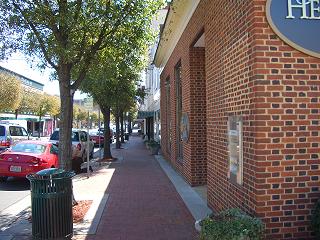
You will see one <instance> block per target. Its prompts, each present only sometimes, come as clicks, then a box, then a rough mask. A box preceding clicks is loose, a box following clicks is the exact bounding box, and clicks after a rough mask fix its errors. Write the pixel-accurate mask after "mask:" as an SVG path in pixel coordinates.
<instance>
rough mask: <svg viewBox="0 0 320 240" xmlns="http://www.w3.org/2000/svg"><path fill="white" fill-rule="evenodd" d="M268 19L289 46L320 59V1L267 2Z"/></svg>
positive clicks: (282, 0) (281, 0)
mask: <svg viewBox="0 0 320 240" xmlns="http://www.w3.org/2000/svg"><path fill="white" fill-rule="evenodd" d="M266 12H267V19H268V22H269V24H270V26H271V28H272V29H273V30H274V32H275V33H276V34H277V35H278V36H279V37H280V38H281V39H282V40H283V41H285V42H286V43H287V44H289V45H290V46H292V47H294V48H295V49H297V50H299V51H301V52H304V53H306V54H308V55H311V56H314V57H318V58H320V42H319V39H320V31H319V29H320V0H267V7H266Z"/></svg>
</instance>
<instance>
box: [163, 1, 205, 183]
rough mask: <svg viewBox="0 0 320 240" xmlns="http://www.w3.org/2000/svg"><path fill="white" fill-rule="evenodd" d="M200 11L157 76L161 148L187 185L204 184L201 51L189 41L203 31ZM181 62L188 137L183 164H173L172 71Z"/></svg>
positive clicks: (203, 79) (203, 84) (203, 78)
mask: <svg viewBox="0 0 320 240" xmlns="http://www.w3.org/2000/svg"><path fill="white" fill-rule="evenodd" d="M203 13H204V8H203V7H202V9H199V14H197V15H195V16H193V18H192V21H191V22H190V24H189V25H188V27H187V29H188V30H187V31H186V32H184V33H183V36H182V37H181V40H180V41H179V43H178V46H177V47H176V49H175V50H174V53H173V54H172V56H171V58H170V59H169V62H168V63H167V65H166V67H165V68H164V70H163V72H162V74H161V96H162V97H161V116H162V118H161V129H162V130H161V141H162V142H161V147H162V150H163V153H164V155H165V157H166V158H167V159H168V160H170V161H171V163H172V164H173V166H174V167H175V168H176V169H177V170H178V171H179V172H180V173H181V174H182V175H183V176H184V177H185V179H186V180H187V181H188V182H189V183H190V184H191V185H193V186H194V185H203V184H205V183H206V180H207V176H206V168H207V161H206V159H207V158H206V125H205V123H206V94H205V51H204V48H194V47H193V44H192V43H193V42H194V41H195V40H196V38H197V35H198V33H200V32H201V31H202V29H203V24H204V15H203ZM180 60H181V66H182V74H181V77H182V103H183V106H182V112H186V113H188V116H189V122H190V137H189V141H188V142H184V143H183V155H184V157H183V162H179V161H177V145H176V141H177V140H176V139H177V131H176V121H177V119H176V117H177V116H176V98H177V96H176V82H175V73H174V68H175V66H176V65H177V63H178V62H179V61H180ZM168 78H170V85H171V91H170V93H171V97H170V99H171V101H170V106H171V109H170V110H171V126H170V131H171V138H172V147H171V151H169V150H168V148H167V146H168V144H167V141H168V139H169V136H168V131H167V130H166V129H167V128H168V126H169V120H168V119H165V118H164V117H163V116H166V110H167V109H166V101H165V96H166V91H165V81H166V79H168Z"/></svg>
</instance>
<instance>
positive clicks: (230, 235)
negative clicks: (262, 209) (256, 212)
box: [200, 209, 264, 240]
mask: <svg viewBox="0 0 320 240" xmlns="http://www.w3.org/2000/svg"><path fill="white" fill-rule="evenodd" d="M200 225H201V239H202V240H260V239H262V238H263V233H264V225H263V223H262V221H261V220H260V219H257V218H253V217H250V216H248V215H246V214H245V213H243V212H242V211H241V210H239V209H229V210H226V211H223V212H221V213H219V214H217V215H214V216H212V217H208V218H206V219H204V220H203V221H202V222H201V223H200Z"/></svg>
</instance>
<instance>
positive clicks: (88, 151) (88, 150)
mask: <svg viewBox="0 0 320 240" xmlns="http://www.w3.org/2000/svg"><path fill="white" fill-rule="evenodd" d="M89 121H90V113H89V111H88V124H87V178H89V177H90V172H89V170H90V164H89V160H90V149H89V146H90V145H89V143H90V139H89V138H90V137H89Z"/></svg>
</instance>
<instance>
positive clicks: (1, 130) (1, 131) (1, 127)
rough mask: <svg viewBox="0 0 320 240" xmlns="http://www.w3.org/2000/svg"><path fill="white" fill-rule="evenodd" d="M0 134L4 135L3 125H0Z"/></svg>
mask: <svg viewBox="0 0 320 240" xmlns="http://www.w3.org/2000/svg"><path fill="white" fill-rule="evenodd" d="M0 136H5V127H4V126H0Z"/></svg>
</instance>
